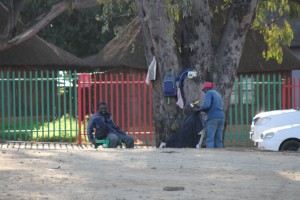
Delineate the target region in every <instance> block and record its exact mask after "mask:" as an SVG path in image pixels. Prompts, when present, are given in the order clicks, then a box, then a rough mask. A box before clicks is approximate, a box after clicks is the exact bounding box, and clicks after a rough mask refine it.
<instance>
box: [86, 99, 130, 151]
mask: <svg viewBox="0 0 300 200" xmlns="http://www.w3.org/2000/svg"><path fill="white" fill-rule="evenodd" d="M107 110H108V105H107V104H106V103H105V102H101V103H100V105H99V111H98V112H97V113H95V114H93V115H92V116H91V117H90V119H89V123H88V128H87V134H88V139H89V141H90V142H91V143H93V144H94V143H95V138H97V139H98V140H102V139H108V140H109V147H110V148H116V147H117V146H118V145H119V141H121V142H122V143H125V145H126V148H134V139H133V137H132V136H130V135H128V134H126V133H125V132H124V131H122V130H121V129H120V127H118V126H117V125H116V124H115V123H114V121H113V120H112V117H111V114H110V113H108V111H107ZM94 132H95V136H94V134H93V133H94Z"/></svg>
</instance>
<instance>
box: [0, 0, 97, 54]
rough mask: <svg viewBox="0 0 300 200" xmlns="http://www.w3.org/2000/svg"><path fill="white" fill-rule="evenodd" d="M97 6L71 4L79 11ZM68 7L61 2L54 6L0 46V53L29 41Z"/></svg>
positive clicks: (88, 0)
mask: <svg viewBox="0 0 300 200" xmlns="http://www.w3.org/2000/svg"><path fill="white" fill-rule="evenodd" d="M96 5H98V4H97V0H76V1H75V2H74V3H73V5H72V6H73V9H76V10H80V9H84V8H91V7H95V6H96ZM69 7H70V2H69V1H61V2H59V3H57V4H54V5H53V6H52V7H51V9H50V11H49V12H48V13H46V14H45V13H43V14H42V15H44V17H41V18H40V20H38V21H37V22H36V23H35V24H33V25H32V26H31V27H29V28H27V29H26V30H25V31H24V32H22V33H21V34H19V35H17V36H15V37H13V38H12V39H10V40H8V41H6V42H4V43H3V44H2V45H1V46H0V52H1V51H4V50H6V49H9V48H12V47H14V46H17V45H19V44H21V43H23V42H25V41H27V40H29V39H30V38H31V37H32V36H34V35H35V34H36V33H38V32H39V31H40V30H42V29H43V28H44V27H45V26H46V25H48V24H49V23H50V22H51V21H52V20H53V19H55V18H56V17H57V16H59V15H61V14H62V13H63V12H65V11H66V10H67V9H68V8H69Z"/></svg>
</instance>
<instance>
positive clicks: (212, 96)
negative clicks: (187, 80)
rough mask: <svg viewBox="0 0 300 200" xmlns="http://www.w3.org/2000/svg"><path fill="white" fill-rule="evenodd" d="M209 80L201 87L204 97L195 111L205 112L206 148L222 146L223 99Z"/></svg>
mask: <svg viewBox="0 0 300 200" xmlns="http://www.w3.org/2000/svg"><path fill="white" fill-rule="evenodd" d="M214 88H215V86H214V85H213V84H212V83H211V82H206V83H205V84H204V86H203V88H202V91H203V92H204V93H205V99H204V103H203V105H202V106H200V107H199V108H197V109H195V111H197V112H200V111H203V112H205V113H207V120H206V122H205V127H206V148H222V147H223V142H222V139H223V130H224V123H225V115H224V112H223V101H222V97H221V95H220V93H218V92H217V91H216V90H215V89H214Z"/></svg>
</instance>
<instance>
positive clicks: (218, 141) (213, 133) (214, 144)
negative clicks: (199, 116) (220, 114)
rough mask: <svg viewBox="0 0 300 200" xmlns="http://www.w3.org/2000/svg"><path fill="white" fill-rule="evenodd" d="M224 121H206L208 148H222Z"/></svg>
mask: <svg viewBox="0 0 300 200" xmlns="http://www.w3.org/2000/svg"><path fill="white" fill-rule="evenodd" d="M224 123H225V120H224V119H211V120H208V121H206V148H222V147H223V143H222V138H223V130H224Z"/></svg>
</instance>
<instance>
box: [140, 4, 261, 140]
mask: <svg viewBox="0 0 300 200" xmlns="http://www.w3.org/2000/svg"><path fill="white" fill-rule="evenodd" d="M166 2H167V1H161V0H135V3H136V6H137V10H138V14H139V16H140V18H141V24H142V31H143V36H144V40H145V42H144V44H145V50H146V56H147V61H148V64H149V62H150V61H151V60H152V57H153V56H155V57H156V60H157V62H158V71H157V78H156V80H155V81H153V88H154V95H153V102H154V103H153V110H154V122H155V123H154V124H155V131H156V133H157V134H158V138H159V140H166V139H167V138H169V137H170V135H172V134H173V133H174V132H175V131H176V130H177V129H178V128H179V127H180V126H181V122H182V119H183V115H182V110H181V109H179V108H178V107H177V106H176V99H175V98H172V99H171V101H170V103H169V104H168V103H167V100H166V97H164V96H163V93H162V88H163V85H162V83H163V76H164V74H165V73H166V72H167V71H168V70H169V69H172V70H173V71H174V72H175V73H177V74H179V73H180V72H181V71H182V70H183V69H185V68H188V67H192V68H193V69H194V70H195V71H197V74H198V76H197V77H196V78H193V79H188V78H186V79H185V81H184V88H183V91H184V96H185V98H186V102H185V103H189V102H191V101H193V100H198V99H200V100H201V101H203V98H204V95H203V94H202V92H201V87H202V86H203V84H204V82H205V81H213V82H214V83H215V85H217V89H218V90H219V91H220V93H221V94H222V96H223V97H224V110H225V112H226V111H227V109H228V107H229V97H230V93H231V89H232V86H233V83H234V79H235V75H236V70H237V66H238V64H239V61H240V58H241V54H242V49H243V45H244V41H245V36H246V34H247V32H248V30H249V27H250V23H251V21H252V18H253V14H254V9H255V5H256V4H257V0H252V1H249V0H248V1H246V0H244V1H241V0H235V1H234V3H233V4H232V7H231V10H230V12H229V13H228V19H229V20H228V21H227V23H226V24H225V28H224V30H223V32H221V31H220V33H218V34H221V33H223V34H222V35H221V36H220V37H219V38H220V39H219V40H218V44H217V45H214V46H213V41H212V24H211V23H212V20H211V15H210V7H209V2H208V0H203V1H199V0H191V2H192V11H191V13H192V14H191V15H190V16H189V17H187V18H185V19H183V20H181V21H179V22H178V23H176V22H174V21H173V20H171V19H170V18H169V16H168V15H167V13H166V10H167V9H166ZM218 25H221V24H218ZM214 34H216V33H214Z"/></svg>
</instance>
